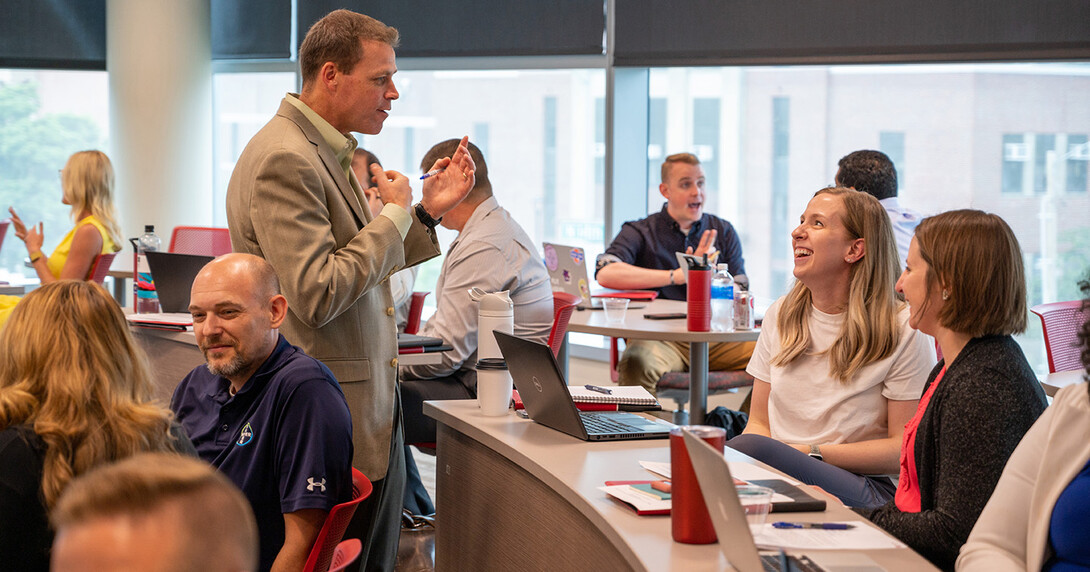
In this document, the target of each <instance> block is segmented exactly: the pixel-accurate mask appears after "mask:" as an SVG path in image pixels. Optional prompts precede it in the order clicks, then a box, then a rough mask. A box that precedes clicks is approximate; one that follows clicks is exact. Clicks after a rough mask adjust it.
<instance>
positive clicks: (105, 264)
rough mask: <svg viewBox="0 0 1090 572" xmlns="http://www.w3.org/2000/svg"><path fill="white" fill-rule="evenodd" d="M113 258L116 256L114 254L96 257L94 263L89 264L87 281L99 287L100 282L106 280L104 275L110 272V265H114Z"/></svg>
mask: <svg viewBox="0 0 1090 572" xmlns="http://www.w3.org/2000/svg"><path fill="white" fill-rule="evenodd" d="M115 256H117V253H116V252H111V253H109V254H99V255H98V256H96V257H95V261H94V262H92V263H91V272H90V273H88V275H87V279H88V280H90V281H91V282H94V283H95V284H98V285H99V286H101V285H102V281H103V280H105V279H106V274H107V273H108V272H109V271H110V265H111V264H113V263H114V257H115Z"/></svg>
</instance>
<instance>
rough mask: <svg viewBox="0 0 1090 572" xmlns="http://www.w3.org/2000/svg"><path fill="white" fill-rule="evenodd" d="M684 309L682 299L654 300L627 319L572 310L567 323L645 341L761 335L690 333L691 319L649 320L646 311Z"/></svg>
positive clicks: (733, 339) (715, 339) (747, 338)
mask: <svg viewBox="0 0 1090 572" xmlns="http://www.w3.org/2000/svg"><path fill="white" fill-rule="evenodd" d="M677 312H681V313H684V312H685V302H682V301H680V300H654V301H652V302H651V303H650V304H647V305H646V306H644V307H643V308H630V309H629V310H628V311H627V312H625V317H624V321H623V322H620V323H611V322H607V321H606V313H605V311H603V310H581V311H575V312H572V315H571V321H570V322H568V331H571V332H580V333H584V334H598V335H600V336H609V337H614V338H635V339H643V340H665V341H673V342H690V343H691V342H711V343H715V342H751V341H754V340H756V339H757V336H758V335H760V333H761V332H760V330H756V329H754V330H743V331H737V332H690V331H689V329H688V321H687V320H685V319H676V320H648V319H647V318H644V317H643V315H644V314H652V313H654V314H662V313H677Z"/></svg>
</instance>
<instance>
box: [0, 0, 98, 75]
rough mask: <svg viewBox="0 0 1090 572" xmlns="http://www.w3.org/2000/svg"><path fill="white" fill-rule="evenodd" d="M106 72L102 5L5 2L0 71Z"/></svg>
mask: <svg viewBox="0 0 1090 572" xmlns="http://www.w3.org/2000/svg"><path fill="white" fill-rule="evenodd" d="M5 67H6V68H40V69H76V70H105V69H106V0H5V1H4V3H3V8H2V13H0V68H5Z"/></svg>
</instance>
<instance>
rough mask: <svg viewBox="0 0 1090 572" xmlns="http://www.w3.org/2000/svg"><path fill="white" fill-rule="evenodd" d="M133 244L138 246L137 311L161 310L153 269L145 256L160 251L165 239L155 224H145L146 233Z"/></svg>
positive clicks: (135, 288) (148, 312) (134, 283)
mask: <svg viewBox="0 0 1090 572" xmlns="http://www.w3.org/2000/svg"><path fill="white" fill-rule="evenodd" d="M133 246H135V247H136V279H135V280H134V281H133V286H132V287H133V293H134V294H135V296H136V313H138V314H150V313H156V312H159V296H158V294H156V292H155V285H154V282H152V279H151V270H149V269H148V259H147V257H146V256H144V253H145V252H148V251H153V252H158V250H159V249H160V248H162V246H163V241H161V240H159V237H158V236H157V235H156V234H155V225H153V224H147V225H144V234H143V235H141V236H140V238H138V239H136V241H134V243H133Z"/></svg>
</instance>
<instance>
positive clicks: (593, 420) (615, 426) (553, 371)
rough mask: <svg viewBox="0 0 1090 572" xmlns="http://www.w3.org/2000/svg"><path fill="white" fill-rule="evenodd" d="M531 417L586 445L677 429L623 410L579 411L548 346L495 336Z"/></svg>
mask: <svg viewBox="0 0 1090 572" xmlns="http://www.w3.org/2000/svg"><path fill="white" fill-rule="evenodd" d="M493 333H494V334H495V336H496V343H497V344H499V346H500V353H502V354H503V358H504V359H505V360H507V363H508V364H509V365H508V369H509V370H510V371H511V378H512V379H513V380H514V382H515V389H518V391H519V395H520V396H521V397H522V402H523V404H524V405H525V406H526V413H528V414H529V415H530V418H531V419H533V420H534V421H536V422H538V423H540V424H542V425H544V426H546V427H549V428H552V429H556V430H557V431H561V432H563V433H567V434H568V435H571V436H572V437H576V438H578V439H582V440H584V441H618V440H622V439H625V440H627V439H664V438H666V437H669V435H670V429H673V428H674V425H673V424H672V423H670V422H668V421H663V420H660V419H651V418H648V417H644V416H642V415H637V414H635V413H627V412H623V411H579V410H578V409H577V408H576V407H575V402H574V401H572V398H571V393H569V392H568V385H567V383H565V381H564V376H563V375H562V374H561V373H560V366H559V365H557V363H556V358H554V357H553V352H552V350H551V349H549V346H547V345H545V344H539V343H537V342H533V341H530V340H525V339H522V338H517V337H515V336H512V335H509V334H505V333H503V332H499V331H496V332H493Z"/></svg>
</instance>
